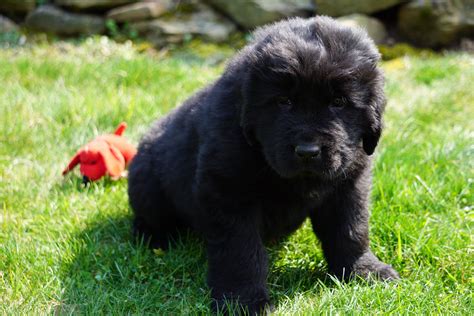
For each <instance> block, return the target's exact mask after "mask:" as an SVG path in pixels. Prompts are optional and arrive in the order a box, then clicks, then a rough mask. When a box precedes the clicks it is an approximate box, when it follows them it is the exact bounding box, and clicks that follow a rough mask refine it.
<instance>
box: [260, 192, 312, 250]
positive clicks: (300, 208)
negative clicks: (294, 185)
mask: <svg viewBox="0 0 474 316" xmlns="http://www.w3.org/2000/svg"><path fill="white" fill-rule="evenodd" d="M304 193H305V194H294V193H292V192H279V193H278V194H275V195H273V197H271V198H269V199H264V202H263V205H262V214H261V215H262V218H261V220H262V222H261V223H262V225H261V236H262V239H263V240H264V241H265V242H273V241H277V240H278V239H281V238H284V237H286V236H288V235H289V234H291V233H292V232H294V231H295V230H296V229H298V227H300V225H301V224H302V223H303V222H304V220H305V219H306V218H307V217H308V215H309V212H310V211H311V210H312V208H314V207H315V206H316V204H317V202H318V201H319V200H320V193H319V192H317V191H314V192H304Z"/></svg>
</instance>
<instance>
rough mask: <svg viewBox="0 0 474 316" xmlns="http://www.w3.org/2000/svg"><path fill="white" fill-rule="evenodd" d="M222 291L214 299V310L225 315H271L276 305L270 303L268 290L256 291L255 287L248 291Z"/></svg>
mask: <svg viewBox="0 0 474 316" xmlns="http://www.w3.org/2000/svg"><path fill="white" fill-rule="evenodd" d="M238 292H239V293H241V294H240V295H236V292H232V293H222V294H221V295H219V296H218V297H219V298H214V299H213V301H212V306H211V308H212V310H213V311H214V312H215V313H220V314H223V315H252V316H253V315H269V314H270V313H271V312H272V311H273V310H274V307H273V305H272V304H271V303H270V300H269V298H268V293H267V291H266V290H262V291H256V289H255V288H253V289H248V290H247V291H238Z"/></svg>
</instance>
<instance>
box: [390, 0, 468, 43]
mask: <svg viewBox="0 0 474 316" xmlns="http://www.w3.org/2000/svg"><path fill="white" fill-rule="evenodd" d="M398 28H399V29H400V32H401V34H402V35H403V36H405V37H406V38H407V39H408V40H410V41H412V42H413V43H415V44H417V45H420V46H426V47H439V46H442V45H447V44H450V43H452V42H454V41H456V40H458V39H459V38H460V37H462V36H464V35H467V36H469V35H474V2H473V1H472V0H445V1H436V0H415V1H412V2H410V3H408V4H406V5H404V6H402V7H401V8H400V11H399V13H398Z"/></svg>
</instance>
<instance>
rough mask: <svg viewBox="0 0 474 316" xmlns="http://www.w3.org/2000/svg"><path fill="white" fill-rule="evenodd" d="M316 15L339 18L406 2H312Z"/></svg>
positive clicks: (383, 0) (325, 0) (328, 0)
mask: <svg viewBox="0 0 474 316" xmlns="http://www.w3.org/2000/svg"><path fill="white" fill-rule="evenodd" d="M314 2H315V3H316V13H317V14H323V15H329V16H341V15H347V14H352V13H373V12H377V11H380V10H383V9H388V8H390V7H393V6H394V5H397V4H399V3H402V2H406V0H358V1H354V0H314Z"/></svg>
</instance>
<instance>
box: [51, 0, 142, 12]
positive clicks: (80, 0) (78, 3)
mask: <svg viewBox="0 0 474 316" xmlns="http://www.w3.org/2000/svg"><path fill="white" fill-rule="evenodd" d="M132 2H136V0H54V3H55V4H57V5H59V6H63V7H69V8H73V9H77V10H83V9H94V8H114V7H118V6H120V5H124V4H128V3H132Z"/></svg>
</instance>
